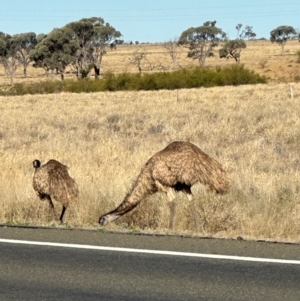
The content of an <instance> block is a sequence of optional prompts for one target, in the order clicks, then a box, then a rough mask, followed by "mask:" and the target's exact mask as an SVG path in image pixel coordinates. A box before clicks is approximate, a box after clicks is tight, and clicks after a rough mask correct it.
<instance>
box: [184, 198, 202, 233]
mask: <svg viewBox="0 0 300 301" xmlns="http://www.w3.org/2000/svg"><path fill="white" fill-rule="evenodd" d="M186 196H187V198H188V200H189V204H190V209H191V212H192V215H193V217H194V222H195V228H196V232H197V233H198V232H199V216H198V214H197V208H196V203H195V200H194V198H193V195H192V194H191V193H187V194H186Z"/></svg>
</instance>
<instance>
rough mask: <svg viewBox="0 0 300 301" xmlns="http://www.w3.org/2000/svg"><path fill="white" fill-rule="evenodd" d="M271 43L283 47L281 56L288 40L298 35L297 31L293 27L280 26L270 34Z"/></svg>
mask: <svg viewBox="0 0 300 301" xmlns="http://www.w3.org/2000/svg"><path fill="white" fill-rule="evenodd" d="M270 35H271V37H270V41H271V42H272V43H277V44H278V45H280V46H281V55H283V53H284V46H285V44H286V42H287V40H288V39H291V38H293V37H294V36H295V35H296V30H295V29H294V27H292V26H287V25H283V26H279V27H277V28H275V29H273V30H272V31H271V32H270Z"/></svg>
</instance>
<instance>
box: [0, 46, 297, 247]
mask: <svg viewBox="0 0 300 301" xmlns="http://www.w3.org/2000/svg"><path fill="white" fill-rule="evenodd" d="M278 50H279V49H278ZM289 88H290V86H289V85H287V84H278V85H257V86H241V87H222V88H210V89H204V88H202V89H193V90H180V91H157V92H114V93H109V92H107V93H95V94H64V93H62V94H57V95H43V96H41V95H34V96H30V95H28V96H22V97H9V98H4V97H0V110H1V123H0V153H1V163H0V168H1V173H0V208H1V210H0V222H2V223H18V224H20V223H21V224H35V225H48V224H49V223H50V224H52V225H58V224H57V223H56V222H54V221H50V222H49V221H48V204H47V203H44V202H41V201H39V200H38V198H37V197H36V196H35V193H34V190H33V188H32V175H33V168H32V161H33V160H34V159H40V160H42V162H45V161H46V160H48V159H50V158H55V159H57V160H59V161H61V162H63V163H64V164H66V165H68V166H69V168H70V169H69V172H70V175H71V176H72V177H74V178H75V180H76V181H77V183H78V185H79V189H80V199H79V202H78V204H77V206H71V207H70V208H69V209H68V210H67V211H66V216H65V221H66V223H67V226H72V227H73V226H74V227H98V224H97V222H98V218H99V216H100V215H101V214H103V213H105V212H106V211H107V210H110V209H113V208H114V207H115V206H116V205H118V204H119V203H120V202H121V201H122V199H123V197H124V196H125V194H126V192H127V191H128V190H129V188H130V186H131V184H132V182H133V181H134V180H135V179H136V177H137V175H138V173H139V171H140V168H141V166H142V165H143V164H144V163H145V162H146V161H147V159H148V158H149V157H150V156H152V155H153V154H154V153H155V152H157V151H158V150H161V149H162V148H164V147H165V146H166V145H167V144H168V143H170V142H171V141H174V140H186V141H191V142H193V143H195V144H196V145H198V146H199V147H200V148H201V149H203V150H204V151H205V152H207V153H208V154H210V155H211V156H213V157H214V158H216V159H218V160H219V161H220V162H221V163H222V164H223V165H224V167H225V168H226V169H227V170H228V172H229V173H230V177H231V180H232V189H231V191H230V193H229V194H228V195H225V196H221V197H219V196H213V195H211V194H207V193H206V192H205V191H204V189H203V188H202V187H201V185H198V186H195V187H194V188H193V192H194V194H195V196H196V199H197V211H198V214H199V216H200V217H201V221H202V222H201V232H200V233H198V234H199V235H211V236H215V237H237V236H242V237H244V238H248V239H254V238H255V239H269V240H280V241H293V242H300V200H299V197H300V182H299V180H300V153H299V148H300V132H299V128H300V115H299V114H300V113H299V112H300V84H299V83H297V84H293V91H294V98H293V99H291V97H290V94H289V92H290V90H289ZM178 197H179V198H178V199H179V204H178V211H177V215H176V218H175V231H176V232H179V233H188V234H195V233H194V229H195V227H194V224H193V218H192V213H191V212H190V208H189V207H188V204H187V202H186V199H185V197H184V196H183V195H182V194H178ZM54 205H55V206H56V209H57V216H58V215H59V212H60V210H61V207H60V204H59V203H55V204H54ZM167 226H168V207H167V198H166V197H165V196H164V195H161V194H155V195H153V196H151V197H149V198H148V199H146V200H144V201H143V202H142V203H141V204H140V205H139V206H138V207H137V208H136V209H135V210H134V211H133V212H131V213H129V214H127V215H125V216H123V217H121V218H120V219H119V220H117V221H116V222H115V223H112V224H110V225H109V226H108V229H110V230H119V231H120V230H126V229H132V230H143V231H151V232H168V230H167Z"/></svg>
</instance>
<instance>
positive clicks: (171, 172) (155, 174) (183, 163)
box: [99, 141, 230, 232]
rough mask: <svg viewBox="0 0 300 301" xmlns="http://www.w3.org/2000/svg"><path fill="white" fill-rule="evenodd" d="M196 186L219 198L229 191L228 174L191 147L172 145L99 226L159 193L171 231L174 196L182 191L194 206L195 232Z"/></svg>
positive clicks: (152, 161) (153, 160)
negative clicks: (162, 195) (163, 195)
mask: <svg viewBox="0 0 300 301" xmlns="http://www.w3.org/2000/svg"><path fill="white" fill-rule="evenodd" d="M196 183H202V184H203V185H205V186H207V187H208V189H209V190H210V191H212V192H216V193H220V194H223V193H227V192H228V190H229V187H230V183H229V180H228V178H227V173H226V172H225V170H224V169H223V167H222V165H221V164H220V163H219V162H218V161H216V160H215V159H213V158H211V157H210V156H209V155H207V154H206V153H204V152H203V151H202V150H201V149H200V148H198V147H197V146H196V145H194V144H192V143H189V142H182V141H174V142H172V143H170V144H169V145H168V146H167V147H166V148H165V149H163V150H161V151H160V152H158V153H156V154H155V155H153V156H152V157H151V158H150V159H149V160H148V161H147V163H146V164H145V165H144V166H143V167H142V170H141V172H140V174H139V176H138V178H137V180H136V182H135V183H134V185H133V187H132V189H131V191H130V193H128V194H127V195H126V197H125V199H124V200H123V202H122V203H121V204H120V205H119V206H118V207H117V208H116V209H115V210H112V211H110V212H108V213H106V214H104V215H102V216H101V217H100V218H99V223H100V225H102V226H105V225H106V224H107V223H108V222H111V221H114V220H115V219H117V218H119V217H120V216H122V215H123V214H125V213H127V212H129V211H131V210H132V209H133V208H135V207H136V206H137V205H138V204H139V203H140V202H141V201H142V200H143V199H144V198H145V197H146V196H147V195H151V194H153V193H155V192H158V191H160V192H164V193H166V194H167V196H168V199H169V207H170V220H169V228H170V229H173V226H174V216H175V207H176V202H175V193H174V192H177V191H182V192H183V193H184V194H185V195H186V196H187V198H188V200H189V201H190V204H191V205H193V206H194V208H193V214H194V219H195V225H196V230H197V232H198V229H199V226H198V216H197V213H196V210H195V203H194V199H193V195H192V192H191V187H192V186H193V185H194V184H196Z"/></svg>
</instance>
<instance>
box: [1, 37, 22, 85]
mask: <svg viewBox="0 0 300 301" xmlns="http://www.w3.org/2000/svg"><path fill="white" fill-rule="evenodd" d="M0 64H2V65H3V67H4V70H5V73H6V74H7V75H8V76H9V77H10V84H11V85H13V83H14V77H15V73H16V70H17V68H18V61H17V59H16V57H15V50H14V47H13V45H12V43H11V36H10V35H8V34H5V33H3V32H0Z"/></svg>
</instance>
